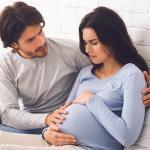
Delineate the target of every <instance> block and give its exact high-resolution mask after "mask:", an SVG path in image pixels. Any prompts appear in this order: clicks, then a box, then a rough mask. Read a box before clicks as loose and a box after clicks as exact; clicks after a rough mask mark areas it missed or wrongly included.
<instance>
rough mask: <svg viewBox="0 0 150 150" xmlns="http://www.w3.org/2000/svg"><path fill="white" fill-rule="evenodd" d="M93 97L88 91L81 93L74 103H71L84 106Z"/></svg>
mask: <svg viewBox="0 0 150 150" xmlns="http://www.w3.org/2000/svg"><path fill="white" fill-rule="evenodd" d="M93 95H95V94H94V93H92V92H90V91H85V92H82V93H81V94H80V95H79V96H78V97H77V98H76V99H75V100H74V101H73V103H79V104H86V103H87V101H88V100H89V98H90V97H92V96H93Z"/></svg>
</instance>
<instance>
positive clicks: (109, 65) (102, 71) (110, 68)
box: [95, 60, 122, 79]
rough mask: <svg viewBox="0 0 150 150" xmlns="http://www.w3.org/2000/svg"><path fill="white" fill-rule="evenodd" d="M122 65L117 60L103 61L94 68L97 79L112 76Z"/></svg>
mask: <svg viewBox="0 0 150 150" xmlns="http://www.w3.org/2000/svg"><path fill="white" fill-rule="evenodd" d="M121 67H122V65H121V64H119V63H118V62H116V61H114V60H111V61H109V62H106V63H104V64H103V65H102V66H101V67H100V68H99V69H96V70H95V75H96V77H97V78H99V79H106V78H108V77H109V76H112V75H113V74H115V73H116V72H118V71H119V69H120V68H121Z"/></svg>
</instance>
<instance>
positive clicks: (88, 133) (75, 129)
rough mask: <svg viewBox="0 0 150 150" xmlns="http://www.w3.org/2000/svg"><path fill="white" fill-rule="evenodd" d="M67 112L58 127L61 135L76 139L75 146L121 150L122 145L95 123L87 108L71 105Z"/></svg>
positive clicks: (98, 123)
mask: <svg viewBox="0 0 150 150" xmlns="http://www.w3.org/2000/svg"><path fill="white" fill-rule="evenodd" d="M67 111H68V114H67V116H66V119H65V121H64V122H63V123H62V124H60V126H59V127H60V130H61V132H62V133H67V134H71V135H74V136H75V137H76V138H77V143H76V144H77V145H80V146H82V147H84V148H86V149H88V150H89V149H90V150H91V149H92V150H93V149H95V150H96V149H111V150H118V149H119V150H120V149H122V145H121V144H119V143H118V142H117V141H116V140H115V139H114V138H113V137H112V136H111V135H110V134H109V133H108V132H107V130H106V129H105V128H104V127H103V126H102V125H101V123H100V122H98V121H97V119H96V118H95V117H94V116H93V114H92V113H91V112H90V111H89V109H88V108H87V106H85V105H80V104H73V105H71V106H69V107H68V108H67ZM99 115H100V114H99Z"/></svg>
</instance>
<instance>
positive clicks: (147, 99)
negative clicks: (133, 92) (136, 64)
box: [143, 71, 150, 106]
mask: <svg viewBox="0 0 150 150" xmlns="http://www.w3.org/2000/svg"><path fill="white" fill-rule="evenodd" d="M143 73H144V76H145V80H146V82H147V88H145V89H144V90H143V93H144V94H145V95H144V96H143V102H144V104H145V105H146V106H149V105H150V75H149V74H148V73H147V72H146V71H144V72H143Z"/></svg>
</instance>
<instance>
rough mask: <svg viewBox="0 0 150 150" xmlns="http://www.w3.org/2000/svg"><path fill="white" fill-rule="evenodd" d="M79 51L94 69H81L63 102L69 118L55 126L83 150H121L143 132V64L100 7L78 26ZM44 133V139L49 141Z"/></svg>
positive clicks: (113, 17)
mask: <svg viewBox="0 0 150 150" xmlns="http://www.w3.org/2000/svg"><path fill="white" fill-rule="evenodd" d="M79 37H80V49H81V51H82V52H83V53H84V54H85V55H87V56H88V57H89V58H90V59H91V62H92V64H93V65H91V66H88V67H86V68H84V69H83V70H81V72H80V73H79V75H78V78H77V80H76V82H75V84H74V86H73V89H72V91H71V93H70V96H69V98H68V100H71V101H72V102H73V104H72V105H70V106H69V107H68V108H67V111H68V115H67V116H66V119H65V120H64V122H63V123H62V124H60V125H59V128H60V131H61V132H63V133H67V134H71V135H74V136H75V137H76V138H77V142H76V145H79V146H81V147H83V148H85V149H88V150H121V149H123V148H124V147H126V146H129V145H131V144H133V143H134V142H135V141H136V140H137V138H138V136H139V134H140V132H141V129H142V125H143V121H144V114H145V108H144V105H143V101H142V94H141V91H142V89H143V88H145V87H146V83H145V79H144V76H143V73H142V71H144V70H146V71H147V65H146V63H145V61H144V59H143V58H142V57H141V56H140V55H139V54H138V53H137V50H136V49H135V47H134V46H133V44H132V42H131V40H130V37H129V35H128V33H127V30H126V27H125V24H124V22H123V21H122V19H121V18H120V17H119V16H118V15H117V14H116V13H115V12H114V11H112V10H110V9H108V8H105V7H99V8H96V9H95V10H94V11H93V12H91V13H89V14H87V15H86V16H85V17H84V18H83V20H82V22H81V24H80V27H79ZM48 134H49V130H47V131H45V134H44V135H45V136H44V137H45V140H46V141H50V140H49V138H48V136H46V135H48Z"/></svg>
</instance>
